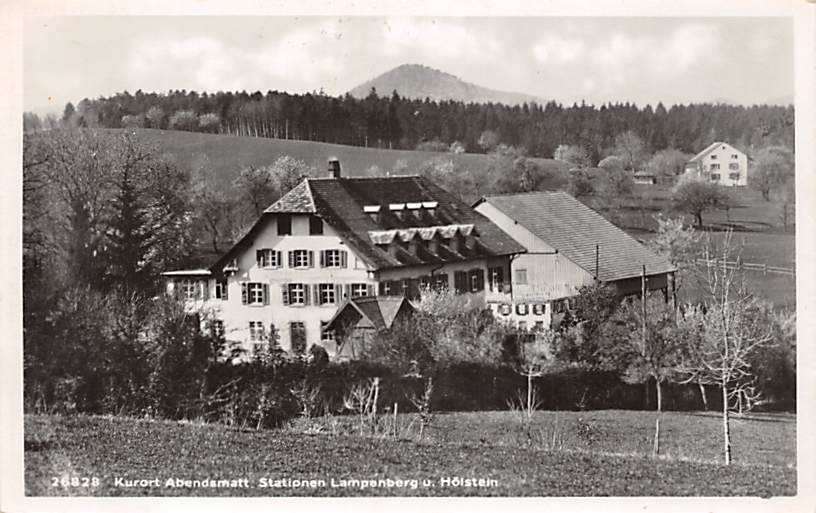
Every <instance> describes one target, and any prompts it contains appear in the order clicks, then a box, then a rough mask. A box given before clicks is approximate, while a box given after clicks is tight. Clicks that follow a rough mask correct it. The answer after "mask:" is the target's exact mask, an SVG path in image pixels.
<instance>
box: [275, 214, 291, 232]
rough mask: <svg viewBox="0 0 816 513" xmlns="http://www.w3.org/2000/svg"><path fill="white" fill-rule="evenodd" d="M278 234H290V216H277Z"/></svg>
mask: <svg viewBox="0 0 816 513" xmlns="http://www.w3.org/2000/svg"><path fill="white" fill-rule="evenodd" d="M278 235H292V216H290V215H287V214H282V215H279V216H278Z"/></svg>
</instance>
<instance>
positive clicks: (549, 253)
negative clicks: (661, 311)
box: [474, 192, 676, 327]
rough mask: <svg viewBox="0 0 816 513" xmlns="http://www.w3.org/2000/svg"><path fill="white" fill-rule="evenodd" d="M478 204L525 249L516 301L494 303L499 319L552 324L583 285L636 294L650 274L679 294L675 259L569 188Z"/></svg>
mask: <svg viewBox="0 0 816 513" xmlns="http://www.w3.org/2000/svg"><path fill="white" fill-rule="evenodd" d="M474 208H475V209H476V211H477V212H479V213H481V214H483V215H484V216H485V217H487V218H488V219H490V220H491V221H492V222H493V223H495V224H496V225H497V226H498V227H499V228H501V229H502V230H504V231H505V232H506V233H507V234H508V235H510V236H511V237H512V238H513V239H514V240H516V241H517V242H518V243H519V244H521V245H522V246H524V248H525V249H526V250H527V251H526V252H525V253H522V254H519V255H514V256H513V257H512V259H511V266H510V268H511V275H510V276H511V280H510V282H511V283H510V284H511V290H512V301H511V303H510V304H507V303H504V302H501V301H499V302H494V303H493V304H491V308H492V309H493V311H494V313H495V314H496V315H497V316H499V318H504V319H507V320H508V321H510V322H514V323H519V324H520V325H522V326H525V327H534V326H535V325H536V324H537V323H539V322H542V321H543V322H544V325H545V326H546V327H550V326H551V325H553V324H558V322H559V321H560V319H561V317H562V315H563V313H564V310H565V309H566V308H567V306H568V304H569V298H570V297H572V296H574V295H575V294H576V293H577V291H578V289H579V288H580V287H581V286H583V285H591V284H594V283H604V284H608V285H611V286H613V287H615V289H616V291H617V293H618V294H620V295H621V296H625V295H629V294H637V293H640V292H641V287H642V285H643V284H642V276H643V274H644V272H645V278H646V288H647V289H648V290H662V291H664V292H665V293H666V298H667V300H668V298H669V294H670V293H672V292H673V291H672V290H671V287H672V278H673V273H674V272H675V271H676V269H675V267H674V266H673V265H671V263H670V262H668V261H667V260H666V259H665V258H663V257H661V256H660V255H657V254H655V253H654V252H652V251H651V250H650V249H649V248H647V247H646V246H644V245H643V244H641V243H640V242H638V241H637V240H635V239H634V238H632V237H631V236H630V235H629V234H627V233H626V232H624V231H623V230H621V229H620V228H618V227H617V226H615V225H614V224H612V223H611V222H609V221H608V220H606V219H605V218H604V217H603V216H601V215H600V214H599V213H597V212H595V211H594V210H592V209H591V208H589V207H587V206H586V205H584V204H583V203H581V202H580V201H578V200H577V199H575V198H573V197H572V196H570V195H569V194H567V193H565V192H529V193H521V194H504V195H497V196H487V197H484V198H482V199H480V200H479V201H477V202H476V204H475V205H474ZM539 312H540V313H541V314H542V315H543V318H541V317H539V315H538V314H539Z"/></svg>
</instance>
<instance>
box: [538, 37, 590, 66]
mask: <svg viewBox="0 0 816 513" xmlns="http://www.w3.org/2000/svg"><path fill="white" fill-rule="evenodd" d="M585 46H586V44H585V43H584V42H583V41H581V40H580V39H575V38H568V37H559V36H547V37H545V38H543V39H541V40H539V41H538V42H537V43H536V44H534V45H533V49H532V51H533V57H535V59H536V60H537V61H538V62H539V63H541V64H564V63H568V62H573V61H576V60H577V59H579V58H581V57H582V56H583V54H584V48H585Z"/></svg>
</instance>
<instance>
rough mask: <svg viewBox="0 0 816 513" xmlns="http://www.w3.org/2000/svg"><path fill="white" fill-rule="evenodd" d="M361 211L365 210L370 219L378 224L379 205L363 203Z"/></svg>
mask: <svg viewBox="0 0 816 513" xmlns="http://www.w3.org/2000/svg"><path fill="white" fill-rule="evenodd" d="M363 212H365V213H366V214H367V215H368V217H370V218H371V220H372V221H374V222H375V223H377V224H379V222H380V206H379V205H364V206H363Z"/></svg>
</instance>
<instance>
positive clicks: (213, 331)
mask: <svg viewBox="0 0 816 513" xmlns="http://www.w3.org/2000/svg"><path fill="white" fill-rule="evenodd" d="M210 335H212V336H213V337H216V338H221V337H223V336H224V321H222V320H220V319H213V320H212V321H211V322H210Z"/></svg>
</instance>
